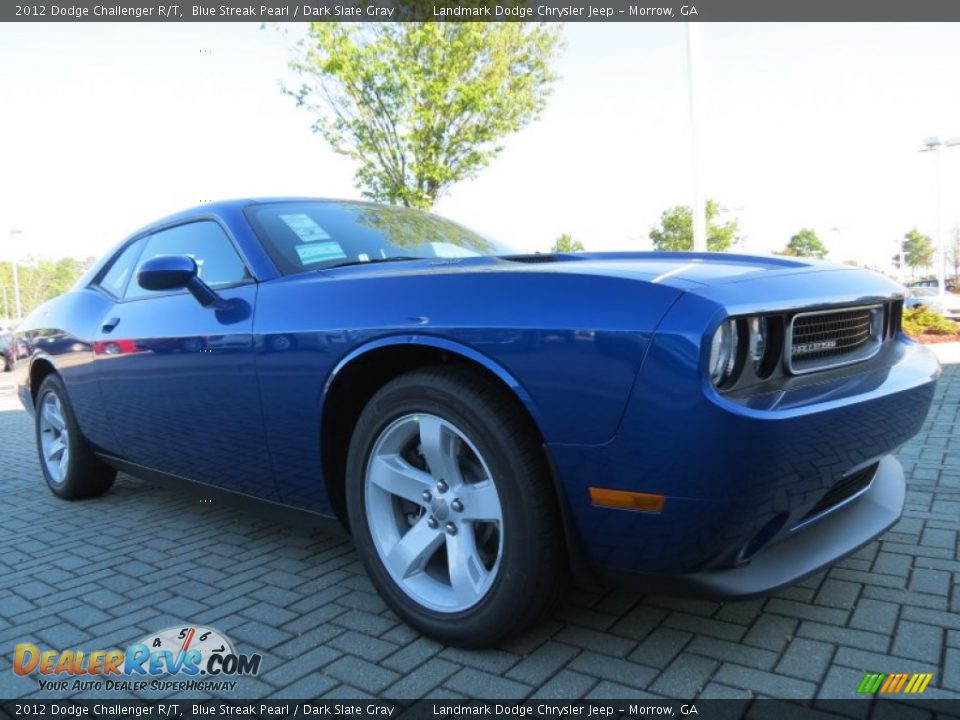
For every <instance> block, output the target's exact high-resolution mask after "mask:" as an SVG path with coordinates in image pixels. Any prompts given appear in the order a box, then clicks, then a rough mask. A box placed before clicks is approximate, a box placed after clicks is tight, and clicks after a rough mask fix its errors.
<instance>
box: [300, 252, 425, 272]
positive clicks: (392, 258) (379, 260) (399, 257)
mask: <svg viewBox="0 0 960 720" xmlns="http://www.w3.org/2000/svg"><path fill="white" fill-rule="evenodd" d="M429 259H430V258H422V257H413V256H411V255H392V256H390V257H385V258H371V259H370V260H343V261H341V262H335V263H333V264H332V265H325V266H324V267H322V268H317V269H318V270H330V269H332V268H340V267H348V266H350V265H375V264H376V263H385V262H398V261H400V260H429Z"/></svg>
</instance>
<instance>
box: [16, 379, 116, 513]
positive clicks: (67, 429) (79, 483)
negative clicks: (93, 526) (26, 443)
mask: <svg viewBox="0 0 960 720" xmlns="http://www.w3.org/2000/svg"><path fill="white" fill-rule="evenodd" d="M34 409H35V413H34V420H35V428H36V436H37V453H38V454H39V456H40V469H41V470H42V471H43V477H44V479H45V480H46V481H47V486H48V487H49V488H50V490H51V492H53V494H54V495H56V496H57V497H60V498H64V499H65V500H80V499H82V498H89V497H96V496H97V495H102V494H103V493H105V492H106V491H107V490H109V489H110V487H111V486H112V485H113V481H114V479H115V478H116V476H117V471H116V470H114V469H113V468H111V467H109V466H107V465H105V464H104V463H103V462H102V461H101V460H99V459H98V458H97V457H96V456H95V455H94V454H93V452H92V450H91V449H90V446H89V444H88V443H87V441H86V439H85V438H84V437H83V435H82V434H81V433H80V428H79V427H78V425H77V419H76V416H75V415H74V414H73V408H72V407H71V406H70V400H69V398H68V397H67V391H66V388H65V387H64V384H63V380H61V379H60V376H59V375H56V374H51V375H48V376H47V377H46V378H44V380H43V382H42V383H40V389H39V390H38V391H37V404H36V407H35V408H34Z"/></svg>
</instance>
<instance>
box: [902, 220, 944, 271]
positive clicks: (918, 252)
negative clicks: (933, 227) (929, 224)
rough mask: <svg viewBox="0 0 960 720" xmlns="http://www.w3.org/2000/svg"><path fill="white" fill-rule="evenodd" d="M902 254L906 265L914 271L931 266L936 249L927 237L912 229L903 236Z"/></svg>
mask: <svg viewBox="0 0 960 720" xmlns="http://www.w3.org/2000/svg"><path fill="white" fill-rule="evenodd" d="M903 254H904V260H905V261H906V263H907V265H908V266H910V267H911V268H912V269H914V270H916V269H917V268H926V267H930V266H931V265H932V264H933V256H934V255H935V254H936V248H935V247H934V245H933V240H931V239H930V237H929V236H928V235H924V234H922V233H921V232H920V231H919V230H917V229H916V228H913V229H912V230H910V232H908V233H907V234H906V235H904V236H903Z"/></svg>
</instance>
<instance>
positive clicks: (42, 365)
mask: <svg viewBox="0 0 960 720" xmlns="http://www.w3.org/2000/svg"><path fill="white" fill-rule="evenodd" d="M51 374H55V375H58V374H59V371H58V370H57V367H56V366H55V365H54V364H53V361H52V360H50V359H49V358H48V357H46V356H44V355H41V356H40V357H37V358H34V360H33V361H32V362H31V363H30V374H29V383H30V397H31V398H32V399H33V404H34V405H36V404H37V392H39V390H40V385H41V384H43V381H44V380H45V379H46V378H47V376H48V375H51Z"/></svg>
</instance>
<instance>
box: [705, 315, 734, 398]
mask: <svg viewBox="0 0 960 720" xmlns="http://www.w3.org/2000/svg"><path fill="white" fill-rule="evenodd" d="M739 349H740V332H739V328H738V326H737V321H736V320H726V321H725V322H724V323H723V324H722V325H721V326H720V327H718V328H717V330H716V332H714V333H713V341H712V342H711V343H710V380H711V381H713V384H714V386H715V387H723V386H724V385H726V384H728V383H729V382H730V380H731V379H732V378H733V375H734V371H735V370H736V369H737V356H738V354H739Z"/></svg>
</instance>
